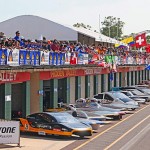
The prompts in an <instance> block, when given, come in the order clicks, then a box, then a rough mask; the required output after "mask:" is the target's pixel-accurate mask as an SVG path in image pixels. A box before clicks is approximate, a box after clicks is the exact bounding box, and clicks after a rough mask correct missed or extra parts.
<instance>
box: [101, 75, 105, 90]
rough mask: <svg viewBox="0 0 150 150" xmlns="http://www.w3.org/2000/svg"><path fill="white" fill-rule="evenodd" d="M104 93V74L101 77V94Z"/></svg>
mask: <svg viewBox="0 0 150 150" xmlns="http://www.w3.org/2000/svg"><path fill="white" fill-rule="evenodd" d="M104 91H105V81H104V74H102V75H101V92H104Z"/></svg>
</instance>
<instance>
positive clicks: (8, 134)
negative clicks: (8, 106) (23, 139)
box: [0, 120, 20, 145]
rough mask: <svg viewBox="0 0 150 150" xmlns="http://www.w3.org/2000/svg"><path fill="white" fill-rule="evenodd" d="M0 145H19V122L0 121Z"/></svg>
mask: <svg viewBox="0 0 150 150" xmlns="http://www.w3.org/2000/svg"><path fill="white" fill-rule="evenodd" d="M0 144H18V145H20V122H19V121H4V120H0Z"/></svg>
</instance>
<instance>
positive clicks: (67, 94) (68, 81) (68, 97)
mask: <svg viewBox="0 0 150 150" xmlns="http://www.w3.org/2000/svg"><path fill="white" fill-rule="evenodd" d="M66 86H67V87H66V103H67V104H69V103H70V78H66Z"/></svg>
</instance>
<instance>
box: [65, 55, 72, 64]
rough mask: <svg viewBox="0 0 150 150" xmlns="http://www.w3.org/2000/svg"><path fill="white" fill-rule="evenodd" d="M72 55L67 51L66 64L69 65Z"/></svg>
mask: <svg viewBox="0 0 150 150" xmlns="http://www.w3.org/2000/svg"><path fill="white" fill-rule="evenodd" d="M70 57H71V53H69V52H66V53H65V65H69V64H70Z"/></svg>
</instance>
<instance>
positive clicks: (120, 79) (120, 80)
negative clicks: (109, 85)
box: [119, 72, 122, 87]
mask: <svg viewBox="0 0 150 150" xmlns="http://www.w3.org/2000/svg"><path fill="white" fill-rule="evenodd" d="M121 83H122V72H119V87H121Z"/></svg>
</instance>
